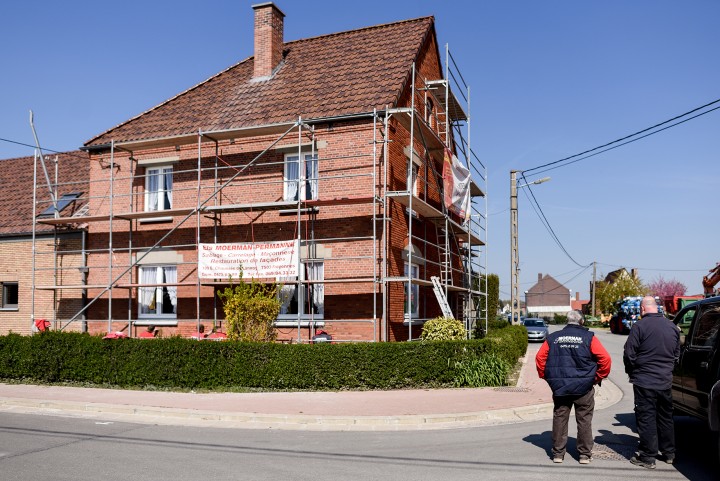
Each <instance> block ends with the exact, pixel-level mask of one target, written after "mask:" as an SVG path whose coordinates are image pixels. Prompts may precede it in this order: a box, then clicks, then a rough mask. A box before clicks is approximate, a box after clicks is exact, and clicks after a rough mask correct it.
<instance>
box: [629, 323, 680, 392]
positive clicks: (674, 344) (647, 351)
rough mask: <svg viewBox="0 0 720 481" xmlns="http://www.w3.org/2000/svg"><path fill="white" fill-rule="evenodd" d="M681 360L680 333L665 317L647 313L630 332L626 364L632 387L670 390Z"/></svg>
mask: <svg viewBox="0 0 720 481" xmlns="http://www.w3.org/2000/svg"><path fill="white" fill-rule="evenodd" d="M679 357H680V330H679V329H678V328H677V326H676V325H675V324H673V323H672V322H671V321H670V320H668V319H667V318H665V316H663V315H662V314H659V313H657V314H645V315H644V316H643V317H642V319H640V320H639V321H638V322H636V323H635V325H634V326H633V327H632V329H630V334H628V338H627V341H626V342H625V350H624V353H623V362H624V364H625V372H626V373H628V375H629V376H630V382H631V383H632V384H634V385H636V386H639V387H643V388H645V389H657V390H665V389H670V387H671V386H672V371H673V367H674V366H675V363H676V362H677V360H678V358H679Z"/></svg>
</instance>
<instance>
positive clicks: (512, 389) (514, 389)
mask: <svg viewBox="0 0 720 481" xmlns="http://www.w3.org/2000/svg"><path fill="white" fill-rule="evenodd" d="M493 391H500V392H528V391H530V389H528V388H526V387H512V386H506V387H496V388H494V389H493Z"/></svg>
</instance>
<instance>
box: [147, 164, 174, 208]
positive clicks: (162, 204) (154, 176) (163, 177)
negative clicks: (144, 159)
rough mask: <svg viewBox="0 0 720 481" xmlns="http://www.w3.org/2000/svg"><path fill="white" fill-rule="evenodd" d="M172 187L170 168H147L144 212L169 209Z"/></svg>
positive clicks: (171, 169)
mask: <svg viewBox="0 0 720 481" xmlns="http://www.w3.org/2000/svg"><path fill="white" fill-rule="evenodd" d="M172 187H173V168H172V167H153V168H149V167H148V168H147V169H146V170H145V211H146V212H155V211H161V210H168V209H171V208H172Z"/></svg>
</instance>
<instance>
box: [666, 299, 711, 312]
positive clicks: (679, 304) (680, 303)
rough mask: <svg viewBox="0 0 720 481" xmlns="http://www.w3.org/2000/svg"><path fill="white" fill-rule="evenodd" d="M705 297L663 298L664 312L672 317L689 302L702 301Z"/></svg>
mask: <svg viewBox="0 0 720 481" xmlns="http://www.w3.org/2000/svg"><path fill="white" fill-rule="evenodd" d="M704 298H705V296H701V295H697V296H663V298H662V300H663V307H664V308H665V312H666V313H667V314H668V315H670V316H674V315H675V314H677V313H678V311H679V310H680V309H682V308H683V307H685V306H687V305H688V304H690V303H691V302H695V301H699V300H700V299H704Z"/></svg>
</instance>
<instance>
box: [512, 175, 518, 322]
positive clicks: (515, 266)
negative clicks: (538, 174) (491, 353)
mask: <svg viewBox="0 0 720 481" xmlns="http://www.w3.org/2000/svg"><path fill="white" fill-rule="evenodd" d="M518 172H519V171H517V170H511V171H510V322H511V323H512V324H518V323H519V322H520V297H519V296H518V291H519V289H520V254H519V252H518V199H517V189H518V187H517V173H518Z"/></svg>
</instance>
